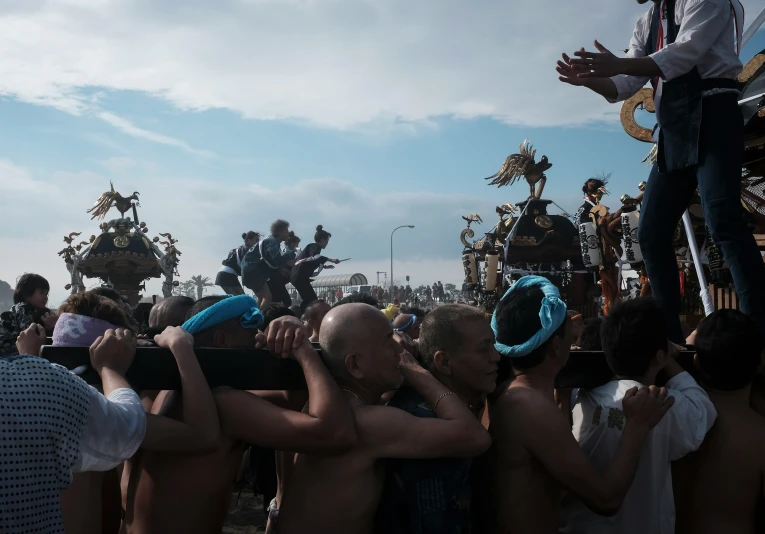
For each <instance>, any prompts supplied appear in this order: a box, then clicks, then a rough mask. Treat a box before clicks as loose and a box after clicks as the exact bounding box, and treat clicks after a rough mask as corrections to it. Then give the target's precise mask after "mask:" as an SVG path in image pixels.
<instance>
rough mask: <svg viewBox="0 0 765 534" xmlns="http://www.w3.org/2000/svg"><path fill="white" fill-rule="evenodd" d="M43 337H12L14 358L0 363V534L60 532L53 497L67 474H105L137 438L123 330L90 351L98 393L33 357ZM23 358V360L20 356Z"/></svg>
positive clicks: (139, 424)
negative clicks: (98, 379) (15, 350)
mask: <svg viewBox="0 0 765 534" xmlns="http://www.w3.org/2000/svg"><path fill="white" fill-rule="evenodd" d="M44 343H45V330H44V329H42V327H40V326H39V325H32V326H31V327H29V328H28V329H27V330H25V331H24V332H23V333H22V334H21V335H20V336H19V338H18V341H17V348H18V350H19V353H20V354H21V356H16V357H12V358H4V359H2V360H0V376H2V380H1V381H0V435H1V436H2V438H3V452H4V453H6V454H5V455H4V456H5V457H4V458H0V464H2V465H1V466H0V533H3V534H6V533H8V534H9V533H16V532H45V533H49V532H64V527H63V523H62V520H61V506H60V500H59V494H60V492H61V490H63V489H64V488H66V487H67V486H68V485H69V484H70V483H71V481H72V473H73V472H83V471H108V470H110V469H113V468H114V467H116V466H117V465H119V464H120V463H121V462H123V461H124V460H125V459H127V458H130V457H131V456H132V455H133V454H134V453H135V451H136V450H137V449H138V447H139V446H140V445H141V442H142V441H143V439H144V434H145V432H146V415H145V413H144V411H143V408H142V407H141V401H140V399H139V398H138V395H136V393H135V392H134V391H133V390H132V389H130V386H129V385H128V383H127V381H126V380H125V378H124V375H125V372H126V371H127V369H128V368H129V367H130V364H131V363H132V361H133V356H134V354H135V339H134V338H133V337H132V334H131V333H130V331H127V330H122V329H119V330H117V331H116V332H114V331H109V332H107V333H106V335H105V336H104V337H103V338H99V339H98V340H97V341H96V343H94V344H93V347H91V362H92V365H93V367H94V368H95V370H96V371H97V372H98V373H99V375H100V376H101V380H102V383H103V389H104V394H103V395H102V394H100V393H99V392H98V391H96V389H95V388H93V387H92V386H89V385H88V384H86V383H85V382H84V381H83V380H82V379H80V378H79V377H77V376H75V375H73V374H72V373H70V372H69V371H68V370H67V369H66V368H64V367H61V366H59V365H55V364H52V363H50V362H48V361H47V360H44V359H42V358H39V357H36V356H28V355H29V354H38V353H39V351H40V346H42V345H43V344H44ZM25 354H27V356H25Z"/></svg>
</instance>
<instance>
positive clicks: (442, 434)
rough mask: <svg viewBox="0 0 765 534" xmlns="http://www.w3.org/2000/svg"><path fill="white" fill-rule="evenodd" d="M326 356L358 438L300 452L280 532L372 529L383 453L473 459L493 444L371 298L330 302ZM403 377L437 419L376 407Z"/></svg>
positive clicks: (346, 533)
mask: <svg viewBox="0 0 765 534" xmlns="http://www.w3.org/2000/svg"><path fill="white" fill-rule="evenodd" d="M320 343H321V347H322V357H323V358H324V361H325V363H326V364H327V367H328V368H329V370H330V373H332V376H334V377H335V379H336V380H337V382H338V384H339V385H340V387H341V388H342V389H343V391H344V392H345V394H346V399H347V402H348V403H349V404H350V406H351V407H352V409H353V412H354V415H355V419H356V429H357V430H358V433H359V442H358V444H357V445H356V447H355V448H353V449H352V450H350V451H348V452H347V453H345V454H342V455H336V456H318V455H314V454H298V455H297V458H296V460H295V465H294V467H293V470H292V473H291V475H290V477H289V478H288V479H287V480H286V482H285V487H284V495H283V497H282V499H281V501H280V503H279V504H280V513H279V518H278V521H277V522H276V532H278V534H305V533H307V532H310V533H312V534H324V533H326V534H336V533H340V532H342V533H343V534H370V533H371V532H372V530H373V519H374V514H375V511H376V509H377V505H378V502H379V499H380V493H381V491H382V485H383V466H382V462H379V461H378V460H380V459H381V458H413V459H414V458H449V457H451V458H470V457H473V456H476V455H478V454H481V453H482V452H484V451H485V450H486V449H488V447H489V445H490V444H491V440H490V438H489V435H488V433H487V432H486V430H485V429H484V428H483V427H482V426H481V424H480V422H479V421H478V420H477V419H476V418H475V416H474V415H473V414H472V413H471V411H470V410H469V409H468V407H467V406H465V404H464V403H463V402H462V400H461V399H460V398H459V397H458V396H457V395H454V394H453V393H452V392H451V391H449V389H447V388H446V386H444V385H443V384H441V383H440V382H439V381H438V380H436V379H435V378H434V377H433V376H432V375H431V374H430V373H429V372H428V371H426V370H425V369H423V368H422V367H420V366H419V365H418V364H417V362H416V361H415V360H414V359H413V358H412V357H411V356H410V355H409V354H408V353H406V352H402V351H401V349H400V347H399V345H398V343H397V342H396V341H395V340H394V337H393V329H392V328H391V325H390V322H389V321H388V320H387V319H386V318H385V316H384V315H383V314H382V313H381V312H380V311H379V310H376V309H375V308H372V307H371V306H367V305H366V304H346V305H343V306H338V307H336V308H333V309H332V311H330V312H329V313H328V314H327V315H326V317H325V318H324V322H323V323H322V328H321V339H320ZM403 382H406V383H407V384H408V385H409V386H411V387H413V388H414V389H415V390H417V392H418V393H419V394H420V395H422V397H423V399H424V400H425V402H426V403H427V404H428V405H430V406H433V411H434V412H435V413H436V415H437V416H438V418H433V419H423V418H419V417H414V416H412V415H410V414H408V413H406V412H404V411H402V410H399V409H397V408H392V407H388V406H381V405H379V404H378V403H379V400H380V397H381V395H382V394H383V393H385V392H387V391H390V390H393V389H398V388H399V387H401V385H402V384H403Z"/></svg>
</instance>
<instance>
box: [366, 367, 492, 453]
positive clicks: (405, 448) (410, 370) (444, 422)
mask: <svg viewBox="0 0 765 534" xmlns="http://www.w3.org/2000/svg"><path fill="white" fill-rule="evenodd" d="M407 361H408V363H407ZM401 371H402V374H403V375H404V378H405V379H406V381H407V382H408V383H409V385H411V386H412V387H413V388H414V389H416V390H417V392H418V393H419V394H420V395H422V396H423V398H424V399H425V402H427V403H428V404H429V405H431V406H433V405H435V404H436V402H438V406H437V407H436V415H437V416H438V419H424V418H419V417H414V416H412V415H410V414H408V413H406V412H404V411H403V410H399V409H396V408H390V407H383V406H378V407H368V408H365V409H362V410H360V413H361V414H363V417H362V416H361V415H360V416H359V417H361V420H360V421H359V422H358V424H359V432H361V433H362V439H363V441H364V442H365V443H368V444H370V445H372V446H373V447H374V449H375V451H376V453H377V455H378V457H380V458H447V457H449V458H470V457H473V456H478V455H479V454H482V453H484V452H485V451H486V450H487V449H488V448H489V447H490V446H491V437H490V436H489V433H488V432H486V429H484V427H483V426H482V425H481V422H480V421H479V420H478V419H476V417H475V416H474V415H473V414H472V413H471V412H470V410H469V409H468V407H467V406H465V404H464V403H463V402H462V400H460V398H459V397H458V396H457V395H454V394H453V393H452V392H451V391H449V389H448V388H447V387H446V386H444V385H443V384H442V383H441V382H439V381H438V380H436V378H434V377H433V375H431V374H430V373H429V372H428V371H426V370H425V369H423V368H422V367H419V365H417V364H416V362H414V360H413V359H412V357H411V356H410V355H409V354H408V353H406V352H405V353H403V354H402V366H401ZM439 399H440V400H439ZM362 422H363V423H362Z"/></svg>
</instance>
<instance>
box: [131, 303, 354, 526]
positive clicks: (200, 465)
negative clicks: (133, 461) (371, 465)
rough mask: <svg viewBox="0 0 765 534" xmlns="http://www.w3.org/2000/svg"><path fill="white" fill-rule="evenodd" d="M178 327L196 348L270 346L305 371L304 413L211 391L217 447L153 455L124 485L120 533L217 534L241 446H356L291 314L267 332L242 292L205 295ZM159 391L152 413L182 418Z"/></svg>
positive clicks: (177, 403) (329, 382)
mask: <svg viewBox="0 0 765 534" xmlns="http://www.w3.org/2000/svg"><path fill="white" fill-rule="evenodd" d="M189 315H190V318H189V319H188V320H187V321H186V322H185V323H184V324H183V329H184V330H186V331H187V332H188V333H190V334H192V335H193V336H194V343H195V346H198V347H214V348H228V349H240V350H246V349H254V348H256V346H259V345H260V346H268V348H269V350H270V351H271V352H272V353H274V354H275V355H277V356H280V357H282V358H292V359H294V360H295V361H297V362H298V363H299V364H300V366H301V368H302V369H303V374H304V376H305V380H306V385H307V387H308V394H309V401H308V404H307V405H306V409H305V410H304V413H300V412H297V411H292V410H288V409H285V408H283V407H280V406H277V405H276V404H273V403H271V402H269V401H268V400H265V399H263V398H261V397H260V396H258V395H256V394H254V392H249V391H240V390H233V389H230V388H226V387H221V388H216V389H215V390H213V397H214V399H215V403H216V406H217V410H218V417H219V421H220V434H221V442H220V444H219V445H218V446H217V447H216V448H215V450H213V451H212V452H209V453H207V454H203V455H197V456H190V455H181V454H177V453H173V454H162V453H160V452H152V453H150V454H149V453H147V454H145V455H143V457H142V459H141V463H140V465H136V466H135V467H134V470H133V473H131V476H130V481H129V485H128V489H127V491H128V495H127V499H126V500H127V508H126V513H125V520H124V524H123V532H124V533H125V534H154V533H156V534H164V533H169V532H183V533H184V534H208V533H213V532H220V531H221V529H222V527H223V522H224V520H225V517H226V513H227V511H228V508H229V505H230V502H229V501H230V497H231V487H232V486H233V483H234V479H235V477H236V473H237V470H238V468H239V466H240V465H241V459H242V455H243V453H244V448H245V444H248V443H249V444H256V445H258V446H260V447H263V448H267V449H275V450H287V451H310V452H317V453H326V454H334V453H339V452H343V451H345V450H347V449H348V448H350V447H352V446H353V445H354V443H355V442H356V439H357V436H356V430H355V428H354V419H353V414H352V413H351V409H350V407H349V405H348V403H347V401H346V400H345V398H344V396H343V393H342V392H341V391H340V389H339V388H338V386H337V384H335V381H334V380H333V379H332V377H331V376H330V375H329V373H328V372H327V369H326V367H325V366H324V364H323V363H322V362H321V359H320V358H319V355H318V354H317V353H316V351H315V350H314V349H313V347H312V346H311V344H310V343H309V342H308V336H307V333H306V332H305V331H304V327H303V325H302V323H301V322H300V321H299V320H298V319H296V318H295V317H290V316H283V317H279V318H277V319H274V320H273V321H272V322H271V323H270V324H269V326H268V330H267V332H265V333H262V332H259V330H258V328H259V327H260V326H261V325H262V323H263V320H264V318H263V314H262V313H261V311H260V310H259V309H258V307H257V301H256V300H255V299H254V298H253V297H250V296H248V295H238V296H211V297H205V298H203V299H201V300H199V301H197V303H196V304H195V305H194V308H192V310H191V312H190V314H189ZM194 393H195V392H187V391H182V392H181V391H174V392H170V391H163V392H162V393H161V394H160V396H159V397H157V400H156V401H155V403H154V406H153V408H152V413H160V414H162V415H166V416H167V417H171V418H174V419H180V420H182V419H183V416H184V410H185V408H184V396H186V395H187V394H190V395H193V394H194Z"/></svg>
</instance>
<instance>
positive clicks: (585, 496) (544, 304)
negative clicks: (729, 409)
mask: <svg viewBox="0 0 765 534" xmlns="http://www.w3.org/2000/svg"><path fill="white" fill-rule="evenodd" d="M492 328H493V330H494V334H495V337H496V348H497V350H498V351H499V353H500V354H501V355H502V356H503V357H504V358H503V360H504V361H503V362H502V364H501V366H500V377H499V381H500V382H501V381H502V380H503V379H511V381H510V382H509V384H507V383H505V384H503V386H502V387H501V388H500V393H499V395H498V396H495V397H494V402H492V403H491V404H490V415H491V427H490V433H491V434H492V437H493V439H494V443H493V446H492V450H491V451H490V453H489V470H488V476H489V478H490V479H491V483H492V485H491V486H489V487H492V488H493V492H492V493H491V496H490V497H489V498H490V500H492V501H493V502H492V503H491V504H492V509H491V511H490V513H489V518H488V521H489V523H490V525H489V527H488V528H490V529H491V531H492V532H512V533H513V534H526V533H529V534H531V533H534V534H547V533H549V534H553V533H557V532H558V519H559V511H560V497H561V492H562V490H563V489H564V488H567V489H569V490H570V491H572V492H573V493H575V494H576V495H577V496H578V497H579V498H580V499H581V500H582V501H583V502H584V503H585V504H586V505H587V506H588V507H590V508H591V509H592V510H594V511H596V512H599V513H601V514H604V515H609V514H614V513H616V512H617V511H618V510H619V507H620V506H621V503H622V501H623V500H624V497H625V495H626V494H627V491H628V490H629V488H630V485H631V484H632V479H633V478H634V476H635V470H636V468H637V462H638V458H639V457H640V452H641V449H642V446H643V442H644V441H645V439H646V436H647V435H648V431H649V430H650V429H651V428H652V427H653V426H655V425H656V424H657V423H658V422H659V420H661V418H662V417H663V416H664V414H665V413H666V412H667V410H668V409H669V408H670V406H671V405H672V399H671V398H670V399H667V392H666V390H663V389H659V388H656V387H655V386H652V387H651V388H650V389H649V388H641V389H638V388H632V389H630V390H629V391H627V393H626V394H625V395H624V399H623V409H624V415H625V416H626V421H625V422H624V429H623V432H622V438H621V443H620V446H619V450H618V452H617V453H616V455H615V456H614V458H613V460H612V461H611V462H610V464H608V466H607V467H605V469H604V470H602V471H599V470H598V468H597V467H596V466H595V465H593V464H592V462H591V461H590V460H589V458H587V456H586V455H585V453H584V452H583V451H582V449H581V448H580V447H579V444H578V443H577V442H576V439H574V436H573V434H572V433H571V426H570V424H569V422H568V418H567V417H566V416H565V415H564V414H563V413H562V412H561V411H560V410H559V409H558V408H557V406H556V404H555V400H554V388H555V377H556V376H557V374H558V373H559V372H560V370H561V369H562V368H563V366H564V365H565V364H566V361H567V359H568V356H569V352H570V350H571V339H570V337H571V325H570V321H569V319H568V317H567V313H566V304H565V303H564V302H563V301H562V300H561V298H560V293H559V292H558V289H557V288H556V287H555V286H554V285H553V284H552V283H551V282H550V281H548V280H547V279H545V278H541V277H537V276H526V277H523V278H521V279H520V280H519V281H518V282H516V283H515V284H514V285H513V286H512V287H511V288H510V289H509V290H508V291H507V293H505V295H504V296H503V297H502V300H501V301H500V302H499V304H498V305H497V308H496V310H495V312H494V316H493V317H492ZM508 369H509V370H510V372H508ZM503 371H504V373H503Z"/></svg>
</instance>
